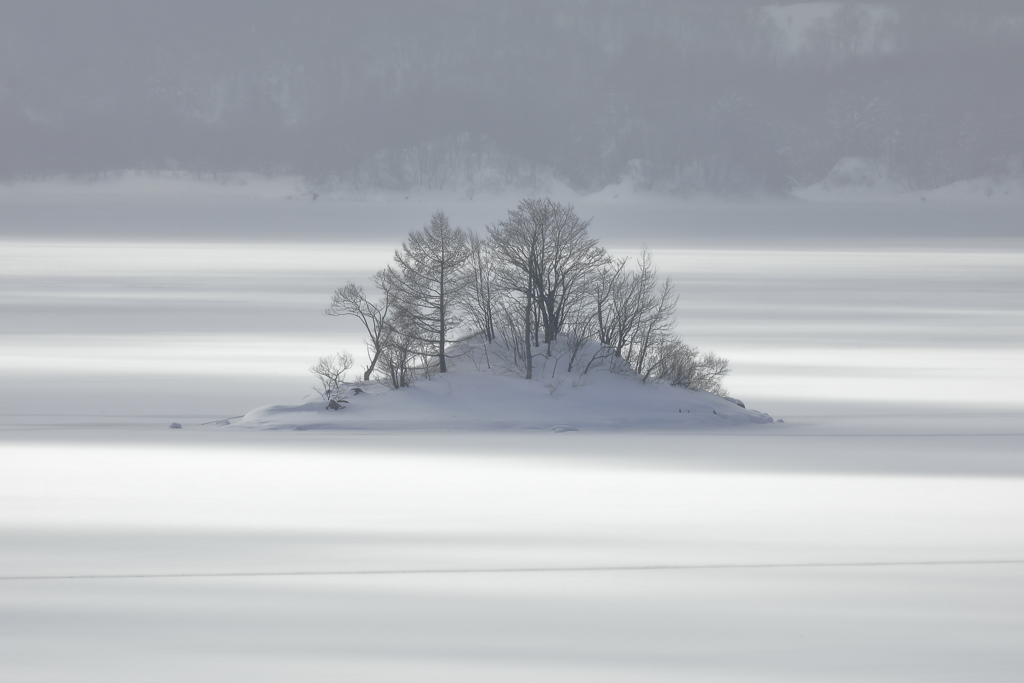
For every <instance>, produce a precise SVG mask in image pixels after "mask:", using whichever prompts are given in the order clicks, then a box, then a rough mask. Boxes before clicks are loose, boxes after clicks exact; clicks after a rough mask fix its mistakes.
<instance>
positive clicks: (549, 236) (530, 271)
mask: <svg viewBox="0 0 1024 683" xmlns="http://www.w3.org/2000/svg"><path fill="white" fill-rule="evenodd" d="M589 225H590V221H589V220H586V221H585V220H583V219H581V218H580V217H579V216H577V215H576V212H575V211H574V210H573V207H572V206H571V205H566V204H559V203H557V202H554V201H552V200H551V199H549V198H544V199H524V200H523V201H521V202H519V206H517V207H516V208H515V209H514V210H512V211H509V214H508V217H507V218H506V219H505V220H503V221H500V222H499V223H497V224H496V225H494V226H489V227H488V228H487V231H488V234H489V235H490V237H491V241H492V242H493V243H494V247H495V250H496V251H497V252H498V253H499V254H500V255H501V256H502V257H503V260H504V261H505V262H506V263H507V264H508V266H510V267H511V268H513V269H514V270H516V271H518V273H519V278H520V279H521V280H523V281H525V283H526V286H525V290H526V291H525V292H524V294H525V298H526V308H525V310H526V321H525V322H526V334H527V335H529V333H530V327H531V323H532V325H533V326H534V327H535V328H536V327H540V326H543V330H544V343H545V344H546V345H547V352H548V354H549V355H550V351H551V344H552V342H554V341H555V340H556V339H557V338H558V335H559V333H560V332H561V331H562V327H563V326H564V325H565V322H566V315H567V313H568V312H569V311H570V310H573V309H574V308H575V306H576V304H577V303H578V302H579V299H580V298H581V297H583V296H585V295H586V293H587V288H588V279H589V278H590V277H591V276H592V275H593V274H594V273H596V272H597V270H598V269H599V268H600V266H601V265H602V264H604V263H607V262H608V255H607V253H606V252H605V250H604V249H602V248H601V247H600V246H598V243H597V240H596V239H594V238H592V237H590V235H589V234H588V233H587V228H588V226H589ZM518 291H522V289H519V290H518ZM534 309H535V310H536V313H535V315H536V316H537V318H531V315H532V314H533V313H532V312H533V310H534ZM537 342H539V339H535V345H536V344H537Z"/></svg>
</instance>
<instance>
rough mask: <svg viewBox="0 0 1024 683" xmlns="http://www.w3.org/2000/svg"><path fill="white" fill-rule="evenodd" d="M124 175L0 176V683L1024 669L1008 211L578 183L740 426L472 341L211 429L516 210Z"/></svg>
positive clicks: (1019, 440) (1021, 363)
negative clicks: (718, 359) (362, 313)
mask: <svg viewBox="0 0 1024 683" xmlns="http://www.w3.org/2000/svg"><path fill="white" fill-rule="evenodd" d="M134 177H135V178H136V181H137V182H139V183H142V186H135V185H131V187H129V188H127V189H126V187H125V186H122V185H118V184H117V183H113V182H112V183H109V184H103V187H102V188H99V189H98V190H97V189H96V188H94V187H91V186H89V185H88V184H86V183H64V184H49V185H47V184H40V185H39V186H30V187H26V186H25V185H26V184H18V185H16V186H12V187H2V188H0V683H24V682H26V681H30V682H35V681H45V682H47V683H50V682H57V683H139V682H143V683H164V682H167V683H179V682H181V681H189V682H196V683H234V682H236V681H237V682H240V683H242V682H244V683H263V682H266V683H271V682H273V683H276V682H278V681H303V682H307V681H308V682H314V683H318V682H321V681H322V682H325V683H326V682H328V681H330V682H332V683H333V682H335V681H374V682H388V683H390V682H396V683H398V682H401V683H405V682H407V681H417V682H420V681H424V682H434V681H436V682H438V683H462V682H466V683H479V682H480V681H487V682H491V681H496V682H500V683H504V682H506V681H507V682H516V683H519V682H521V681H531V682H532V681H540V682H549V681H550V682H553V683H554V682H558V683H561V682H576V681H587V682H596V683H605V682H612V681H614V682H624V683H625V682H628V683H637V682H645V683H646V682H648V681H653V682H662V681H664V682H666V683H668V682H671V683H676V682H678V681H711V682H716V683H717V682H729V683H751V682H753V681H758V682H762V681H772V682H775V681H778V682H779V683H821V682H822V681H828V682H832V681H839V682H841V683H850V682H854V681H856V682H864V683H876V682H878V681H893V682H895V681H900V682H901V683H902V682H906V681H913V682H921V683H933V682H936V681H940V682H941V681H985V682H986V683H989V682H993V681H995V682H998V683H1003V682H1005V683H1019V681H1021V680H1024V648H1022V646H1021V644H1022V643H1024V457H1022V455H1021V454H1022V453H1024V393H1022V392H1021V390H1020V387H1021V386H1024V344H1022V343H1021V340H1022V339H1024V296H1022V292H1024V240H1022V235H1021V221H1020V217H1021V215H1024V214H1022V212H1021V206H1020V204H1019V200H1015V199H1013V196H1014V195H1013V193H1010V194H1007V195H1004V196H1005V197H1006V199H1005V200H1001V199H998V197H996V196H993V197H991V198H988V197H987V194H988V193H987V192H984V193H980V194H979V195H978V196H977V198H976V199H970V198H964V197H967V195H966V194H964V193H960V192H959V191H956V192H954V190H956V188H952V189H950V190H949V191H948V192H947V193H946V194H945V195H944V198H943V197H942V196H940V195H942V194H943V193H942V192H940V191H939V190H936V191H932V192H930V193H928V200H927V201H921V200H920V198H913V197H910V196H908V197H906V201H890V200H888V199H887V200H885V201H878V202H875V201H868V200H866V199H864V198H863V197H861V198H858V200H857V201H855V202H854V201H850V202H846V201H840V200H838V199H837V197H836V194H837V193H836V192H835V191H834V190H833V191H832V192H831V193H830V197H831V199H829V201H822V202H798V201H788V202H783V201H770V202H758V201H746V202H743V203H726V202H723V201H718V202H717V203H716V202H710V201H708V202H703V201H688V200H681V199H679V198H676V197H665V196H657V195H653V194H642V193H633V194H630V193H628V192H626V191H625V188H610V189H608V190H607V191H606V192H604V193H600V194H599V195H598V196H589V197H579V198H576V199H572V201H574V203H576V206H577V210H578V212H579V213H580V214H581V215H583V216H588V217H589V216H591V215H593V216H594V217H595V221H594V224H593V226H594V231H595V233H597V234H599V235H600V236H601V237H602V240H603V241H604V240H605V239H606V238H609V237H611V238H614V241H615V244H614V245H610V248H611V249H612V250H613V251H616V250H619V249H622V250H629V249H632V250H639V249H640V248H641V247H642V246H643V245H644V243H646V244H647V245H648V246H649V247H650V248H651V250H652V252H653V254H654V258H655V261H656V262H657V263H658V265H659V266H660V267H661V268H662V273H663V275H667V276H671V277H672V279H673V282H675V283H676V285H677V288H678V291H679V293H680V296H681V298H680V306H679V332H680V334H681V335H682V336H683V338H684V340H685V341H686V342H687V343H690V344H693V345H694V346H697V347H699V348H702V349H708V350H712V351H715V352H716V353H720V354H721V355H723V356H725V357H727V358H728V359H729V360H730V365H731V367H732V368H733V371H732V374H731V375H730V376H729V377H727V378H726V382H725V384H726V386H727V387H728V388H729V390H730V393H731V394H732V395H734V396H736V397H738V398H741V399H743V401H744V402H745V404H746V406H747V409H742V408H740V407H738V406H736V405H735V404H733V403H730V402H728V401H726V400H724V399H720V398H718V397H714V396H710V395H706V394H698V393H693V392H688V391H686V390H682V389H676V388H672V387H667V386H649V385H642V384H640V383H639V382H637V381H636V380H635V378H629V377H625V376H622V375H615V374H610V373H608V372H606V371H602V372H599V373H595V371H593V370H592V371H591V373H588V374H587V375H586V377H587V380H586V381H587V382H589V383H585V382H584V383H583V384H582V385H580V384H581V383H580V381H579V377H569V376H566V377H565V379H563V380H562V381H561V383H559V382H558V379H559V378H560V377H561V376H563V374H562V373H563V371H562V368H563V367H565V366H564V365H563V363H562V362H559V364H558V367H557V368H555V367H552V366H551V365H548V367H547V368H541V367H538V372H537V375H538V379H536V380H533V381H531V382H526V381H525V380H522V379H519V378H516V377H510V376H505V375H503V374H501V373H500V371H499V370H500V368H497V367H496V363H494V362H493V361H494V359H493V358H492V359H491V361H492V363H491V368H490V370H491V372H490V373H488V372H487V370H488V368H487V362H486V359H484V361H482V362H481V361H480V360H479V359H470V358H468V357H462V358H458V359H456V360H455V363H454V368H453V370H452V371H451V372H450V373H448V374H447V375H446V376H443V377H442V376H436V375H435V376H434V377H433V378H431V379H430V380H429V381H420V382H419V383H417V384H416V386H414V387H411V388H408V389H401V390H399V391H395V392H385V391H384V389H383V388H382V387H374V386H370V387H366V389H367V390H368V392H369V395H359V396H353V395H352V394H353V393H354V392H353V391H352V389H351V387H350V388H348V390H347V395H348V399H347V400H348V401H349V403H347V404H344V405H346V407H345V408H344V409H343V410H339V411H327V410H324V406H323V402H322V401H319V402H311V401H298V405H295V406H291V407H285V408H273V407H269V408H261V409H256V410H253V411H250V412H249V414H248V415H247V416H246V417H245V418H244V419H239V418H238V416H241V415H242V414H243V413H245V411H246V410H249V409H250V408H252V407H253V406H258V405H261V404H269V403H273V402H278V403H280V402H282V401H290V400H297V399H299V397H301V396H303V395H305V394H307V393H308V392H309V391H310V386H311V384H313V382H314V378H313V376H312V375H310V373H309V372H308V370H307V368H308V367H309V366H310V365H311V364H312V363H313V362H314V361H315V360H316V358H317V357H318V356H321V355H324V354H329V353H334V352H336V351H342V350H345V349H347V350H349V351H351V352H352V353H353V355H355V356H356V357H357V363H358V362H360V361H361V360H362V358H361V357H362V355H363V354H362V349H363V347H362V345H361V343H360V339H361V334H360V331H359V330H358V325H357V324H355V323H354V322H353V321H347V320H342V319H337V318H332V317H329V316H325V315H323V314H322V312H323V309H324V308H325V307H326V305H327V303H328V301H329V297H330V293H331V292H332V291H333V290H334V288H335V287H337V286H339V285H341V284H343V283H344V282H345V281H346V280H348V279H351V280H353V281H356V280H360V279H362V278H365V277H366V276H367V275H369V274H370V273H371V272H372V271H373V270H375V269H376V268H378V267H380V266H381V265H383V264H384V263H385V262H386V261H387V259H388V258H389V256H390V253H391V250H392V249H393V248H394V245H395V244H396V242H395V238H396V237H397V238H401V237H402V236H403V235H405V234H407V233H408V231H409V230H412V229H418V228H420V227H422V225H423V224H424V223H425V222H426V221H427V220H428V219H429V217H430V214H431V213H432V212H433V211H434V210H436V209H438V208H443V209H445V210H446V211H448V212H449V214H450V215H451V216H452V218H453V223H455V224H459V225H462V226H464V227H470V228H474V229H477V230H479V229H481V227H482V225H483V224H485V223H486V222H487V221H493V220H495V219H498V218H500V217H502V216H503V214H504V212H505V211H506V210H507V209H508V208H510V207H512V206H514V205H515V202H516V201H518V199H519V198H520V197H521V195H520V194H517V193H509V194H508V195H506V196H502V197H483V196H482V195H481V194H477V195H476V196H475V197H473V198H468V197H461V198H460V197H457V196H455V195H450V196H444V197H442V196H435V195H424V194H415V193H410V195H409V199H408V200H406V199H405V198H404V197H405V195H402V196H399V197H394V196H388V197H383V198H381V197H376V198H375V197H365V198H361V199H360V198H345V197H333V198H332V197H328V196H322V197H320V198H319V199H318V200H317V201H316V202H313V201H312V199H311V198H309V197H308V196H305V195H301V194H299V193H298V189H301V188H296V187H294V186H292V185H291V184H289V185H288V187H282V186H280V185H281V184H280V183H276V184H275V183H267V184H266V185H261V184H260V183H257V182H256V181H252V182H249V183H248V184H244V185H243V184H238V185H237V186H236V185H233V186H231V187H228V188H218V187H216V186H214V187H209V188H206V189H205V190H204V191H203V192H197V191H195V188H193V187H192V185H191V184H188V183H184V184H172V185H171V186H168V187H166V188H164V189H163V190H161V189H160V188H152V187H150V184H149V183H148V181H147V178H146V177H143V176H134ZM136 181H132V182H136ZM182 185H186V186H182ZM165 190H166V191H165ZM254 194H255V195H258V196H250V195H254ZM993 194H995V193H993ZM271 195H273V196H271ZM289 195H292V196H293V199H292V200H290V201H289V200H287V199H285V197H286V196H289ZM620 195H621V196H620ZM972 196H973V195H972ZM1017 196H1018V197H1019V196H1020V195H1019V194H1018V195H1017ZM956 197H959V199H957V198H956ZM561 198H562V199H563V200H564V199H566V197H561ZM1014 202H1017V203H1014ZM616 253H624V252H619V251H616ZM634 253H635V252H634ZM474 360H475V361H476V362H474ZM357 370H358V368H353V370H352V372H353V373H354V372H356V371H357ZM552 375H555V377H554V378H552ZM591 375H593V377H592V378H591ZM350 379H351V375H350ZM574 382H576V383H577V384H578V385H579V386H575V387H574V386H572V385H573V383H574ZM307 404H308V405H307ZM680 410H682V411H683V412H681V413H680V412H679V411H680ZM686 410H690V411H691V412H690V413H686V412H685V411H686ZM756 411H765V412H767V413H770V414H771V415H772V416H773V417H775V418H777V419H776V421H775V422H774V423H768V418H767V416H765V417H763V418H762V417H760V416H759V413H758V412H756ZM417 416H418V417H417ZM226 418H231V419H228V422H229V423H232V425H231V426H228V427H223V426H222V427H218V426H217V424H216V423H217V422H222V421H223V420H225V419H226ZM779 418H781V419H782V420H784V422H783V423H780V422H779ZM616 421H618V424H620V425H623V427H620V426H616ZM761 422H764V423H761ZM171 423H177V424H180V425H181V428H180V429H170V428H168V426H169V425H170V424H171ZM321 427H330V428H321ZM296 428H298V429H296Z"/></svg>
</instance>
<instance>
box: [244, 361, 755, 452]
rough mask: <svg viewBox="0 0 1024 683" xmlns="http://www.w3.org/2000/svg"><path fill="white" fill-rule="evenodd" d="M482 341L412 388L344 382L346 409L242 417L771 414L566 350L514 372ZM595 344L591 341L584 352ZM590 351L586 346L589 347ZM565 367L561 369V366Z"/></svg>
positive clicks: (708, 420)
mask: <svg viewBox="0 0 1024 683" xmlns="http://www.w3.org/2000/svg"><path fill="white" fill-rule="evenodd" d="M498 346H499V345H498V344H492V345H491V347H490V349H489V350H485V349H484V347H482V346H478V347H474V348H472V349H466V348H463V349H456V350H455V353H454V354H453V355H454V356H456V358H455V359H454V360H453V361H452V362H451V367H450V369H449V371H448V372H447V373H445V374H444V375H439V374H438V375H433V376H431V377H430V378H429V379H426V380H420V381H418V382H416V383H415V384H414V385H413V386H411V387H406V388H402V389H397V390H396V389H390V388H388V387H386V386H384V385H382V384H380V383H377V382H373V383H369V384H345V385H343V386H342V387H340V388H339V389H338V391H337V392H336V393H335V396H336V397H337V403H336V405H338V406H340V408H339V409H331V408H328V407H327V405H328V403H327V401H326V400H324V399H322V398H321V397H320V396H318V395H316V394H311V395H310V396H307V397H306V398H305V399H304V400H302V401H301V402H299V403H296V404H284V405H269V406H263V407H260V408H256V409H255V410H252V411H250V412H249V413H247V414H246V415H245V416H244V417H243V418H242V419H241V420H239V421H238V422H237V423H236V424H237V425H238V426H241V427H248V428H257V429H299V430H305V429H374V430H396V429H397V430H409V429H412V430H424V429H425V430H448V429H457V430H477V429H550V430H552V431H556V432H565V431H577V430H591V429H616V430H618V429H691V428H709V427H712V428H713V427H725V426H739V425H748V424H767V423H771V422H773V420H772V418H771V417H769V416H768V415H766V414H764V413H760V412H758V411H756V410H750V409H747V408H744V407H741V406H740V405H738V404H737V403H735V402H733V401H734V400H730V399H726V398H722V397H720V396H716V395H714V394H711V393H708V392H706V391H691V390H688V389H683V388H679V387H672V386H668V385H666V384H655V383H646V384H645V383H642V382H641V381H640V378H639V377H638V376H637V375H636V373H633V372H632V371H629V370H628V369H627V370H624V371H617V372H611V371H609V369H608V367H607V366H606V365H604V366H601V367H595V368H592V369H591V370H590V371H589V372H586V373H584V372H583V369H582V368H580V367H579V366H578V365H577V367H575V368H574V369H573V370H572V371H571V372H570V371H567V370H566V369H565V368H566V367H567V364H568V357H567V355H565V354H563V355H561V357H559V356H558V355H557V354H553V355H552V357H551V358H549V359H546V360H547V363H546V364H545V363H540V364H539V372H538V376H539V379H535V380H531V381H527V380H524V379H523V378H522V377H521V376H520V375H519V374H518V373H516V372H513V371H510V370H507V369H506V368H505V367H504V366H503V365H502V364H501V361H500V359H499V356H498V355H497V354H496V353H495V352H496V351H497V350H498ZM596 350H597V347H596V345H592V346H590V347H588V348H587V349H584V351H583V352H581V353H580V355H579V357H580V358H583V359H586V358H588V357H589V355H592V354H593V353H594V352H595V351H596ZM587 351H589V354H587V353H586V352H587ZM559 366H561V369H560V368H559Z"/></svg>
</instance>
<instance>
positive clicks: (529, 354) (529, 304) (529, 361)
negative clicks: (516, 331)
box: [523, 292, 533, 379]
mask: <svg viewBox="0 0 1024 683" xmlns="http://www.w3.org/2000/svg"><path fill="white" fill-rule="evenodd" d="M532 309H533V297H531V296H530V294H529V292H527V294H526V330H525V332H526V336H525V337H524V338H523V341H524V342H525V344H524V349H525V350H526V379H533V349H532V348H531V347H530V341H531V340H530V332H532V330H531V329H530V311H531V310H532Z"/></svg>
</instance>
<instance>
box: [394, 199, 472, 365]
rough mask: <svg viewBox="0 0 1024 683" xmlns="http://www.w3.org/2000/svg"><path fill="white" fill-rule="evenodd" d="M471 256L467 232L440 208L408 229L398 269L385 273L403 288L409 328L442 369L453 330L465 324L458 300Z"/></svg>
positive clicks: (399, 252)
mask: <svg viewBox="0 0 1024 683" xmlns="http://www.w3.org/2000/svg"><path fill="white" fill-rule="evenodd" d="M471 256H472V252H471V250H470V246H469V238H468V236H467V235H466V233H465V231H463V230H462V229H461V228H452V227H451V226H450V225H449V224H448V217H447V216H445V215H444V212H442V211H438V212H437V213H435V214H434V215H433V216H432V217H431V219H430V223H429V224H428V225H427V226H426V227H424V228H423V229H422V230H420V231H418V232H411V233H409V238H408V239H407V240H406V241H405V242H403V243H402V247H401V249H399V250H397V251H395V264H396V265H397V266H398V269H397V270H396V269H394V268H389V269H388V272H387V275H386V276H385V279H387V280H388V281H389V282H390V283H391V284H392V285H393V286H394V287H395V288H396V290H397V291H398V292H399V293H400V297H399V301H400V305H401V306H402V308H403V315H404V316H405V317H406V318H407V319H408V321H409V323H410V324H409V329H410V331H411V333H412V334H413V335H414V336H415V338H416V339H417V341H420V342H422V343H423V344H425V345H426V353H428V354H429V355H432V356H435V357H436V358H437V359H438V362H439V371H440V372H442V373H444V372H447V371H448V365H447V362H446V359H445V346H446V344H447V342H448V339H449V333H450V332H451V331H452V330H454V329H455V328H457V327H458V326H459V325H460V324H461V323H462V319H461V318H460V317H459V315H458V307H457V303H458V302H459V301H460V298H461V297H462V295H463V292H464V291H465V289H466V286H467V284H468V282H469V278H468V271H469V264H470V258H471Z"/></svg>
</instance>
